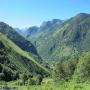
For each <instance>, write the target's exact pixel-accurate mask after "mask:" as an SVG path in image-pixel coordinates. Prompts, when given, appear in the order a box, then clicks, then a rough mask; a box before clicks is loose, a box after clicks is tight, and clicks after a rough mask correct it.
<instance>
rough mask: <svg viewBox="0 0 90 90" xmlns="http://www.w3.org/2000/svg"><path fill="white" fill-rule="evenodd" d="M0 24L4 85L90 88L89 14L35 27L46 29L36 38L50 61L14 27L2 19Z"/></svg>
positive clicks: (28, 89) (29, 89)
mask: <svg viewBox="0 0 90 90" xmlns="http://www.w3.org/2000/svg"><path fill="white" fill-rule="evenodd" d="M57 22H59V23H57ZM0 27H1V28H0V85H1V86H3V87H4V88H10V87H12V88H14V89H18V90H90V45H89V44H90V42H89V37H90V35H89V34H90V15H89V14H84V13H81V14H78V15H77V16H75V17H73V18H71V19H69V20H67V21H65V22H60V21H58V20H55V21H52V22H51V21H49V22H44V24H43V25H42V26H41V27H40V28H37V27H33V28H35V29H39V30H40V33H43V32H42V29H43V30H44V34H41V35H40V37H41V38H40V37H39V38H37V40H38V44H40V46H37V48H38V50H40V51H39V53H40V55H41V56H42V57H43V58H44V59H46V58H47V61H48V60H50V61H48V62H50V63H47V62H43V61H42V59H41V58H40V56H39V55H38V53H37V51H36V49H35V47H34V46H33V45H32V44H31V43H30V42H29V41H27V40H26V39H25V38H24V37H22V36H20V35H19V34H17V33H16V32H15V31H13V29H12V28H11V27H9V26H8V25H6V24H5V23H2V22H1V23H0ZM33 28H32V29H33ZM45 30H46V31H45ZM48 30H49V33H48ZM35 31H36V30H35ZM37 32H38V31H37ZM32 33H34V34H35V32H32ZM47 33H48V34H47ZM14 34H15V35H14ZM49 34H50V35H49ZM42 35H43V36H42ZM47 35H48V36H47ZM34 39H35V38H34ZM43 39H44V40H43ZM47 41H48V42H47ZM41 43H42V44H41ZM45 43H46V44H45ZM22 44H23V45H22ZM24 44H25V46H24ZM38 44H37V42H35V45H38ZM26 46H27V47H26ZM28 48H29V50H30V51H28ZM43 50H45V51H46V52H45V51H43ZM42 52H43V53H42ZM41 53H42V54H41ZM51 59H52V60H51ZM39 60H40V61H39ZM51 61H54V62H53V63H51Z"/></svg>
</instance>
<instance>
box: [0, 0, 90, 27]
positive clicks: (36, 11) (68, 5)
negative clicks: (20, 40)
mask: <svg viewBox="0 0 90 90" xmlns="http://www.w3.org/2000/svg"><path fill="white" fill-rule="evenodd" d="M82 12H83V13H90V0H0V21H3V22H5V23H7V24H9V25H10V26H12V27H14V28H15V27H18V28H27V27H30V26H35V25H37V26H39V25H40V24H41V23H42V22H43V21H48V20H52V19H61V20H64V19H68V18H70V17H72V16H75V15H76V14H78V13H82Z"/></svg>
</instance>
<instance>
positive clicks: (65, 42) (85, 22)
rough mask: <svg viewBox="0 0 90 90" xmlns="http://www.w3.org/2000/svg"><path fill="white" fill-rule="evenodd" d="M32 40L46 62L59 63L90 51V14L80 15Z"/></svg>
mask: <svg viewBox="0 0 90 90" xmlns="http://www.w3.org/2000/svg"><path fill="white" fill-rule="evenodd" d="M42 31H43V33H41V34H40V35H38V34H37V38H33V39H31V41H32V42H33V44H34V45H35V46H36V48H37V50H38V52H39V54H40V55H41V57H42V58H43V59H44V60H47V61H59V60H65V59H69V58H73V57H75V56H78V55H80V54H82V53H85V52H87V51H90V42H89V39H90V14H86V13H80V14H77V15H76V16H74V17H72V18H70V19H68V20H66V21H64V22H63V23H60V24H59V25H57V26H54V27H53V28H51V29H50V30H46V31H45V30H44V29H42Z"/></svg>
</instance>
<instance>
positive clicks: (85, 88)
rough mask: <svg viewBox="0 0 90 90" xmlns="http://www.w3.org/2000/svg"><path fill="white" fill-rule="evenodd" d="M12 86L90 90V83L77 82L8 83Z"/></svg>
mask: <svg viewBox="0 0 90 90" xmlns="http://www.w3.org/2000/svg"><path fill="white" fill-rule="evenodd" d="M7 86H9V87H10V88H12V87H16V88H18V90H90V83H75V82H64V83H60V82H52V81H51V82H49V83H47V84H42V85H27V86H15V85H14V83H13V82H9V83H8V84H7Z"/></svg>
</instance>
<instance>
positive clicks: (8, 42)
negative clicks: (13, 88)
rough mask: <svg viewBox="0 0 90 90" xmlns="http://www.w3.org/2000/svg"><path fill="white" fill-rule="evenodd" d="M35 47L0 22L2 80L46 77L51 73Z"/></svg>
mask: <svg viewBox="0 0 90 90" xmlns="http://www.w3.org/2000/svg"><path fill="white" fill-rule="evenodd" d="M44 66H45V65H44V64H43V61H42V59H41V57H40V56H39V55H38V53H37V50H36V49H35V47H34V45H33V44H32V43H31V42H30V41H27V40H26V39H25V38H24V37H22V36H21V35H19V34H18V33H17V32H16V31H15V30H14V29H13V28H12V27H10V26H9V25H7V24H5V23H3V22H0V80H4V81H11V80H16V79H18V78H19V79H20V77H21V75H23V74H24V75H27V77H28V75H30V77H32V76H37V75H41V76H45V75H48V73H49V71H48V69H47V68H46V67H44Z"/></svg>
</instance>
